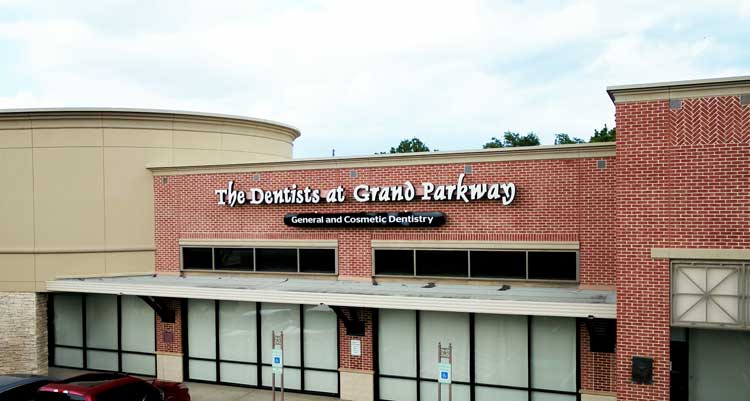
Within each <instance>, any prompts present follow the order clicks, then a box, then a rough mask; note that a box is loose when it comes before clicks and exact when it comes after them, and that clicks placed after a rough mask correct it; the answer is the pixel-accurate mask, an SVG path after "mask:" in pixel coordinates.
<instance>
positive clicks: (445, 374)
mask: <svg viewBox="0 0 750 401" xmlns="http://www.w3.org/2000/svg"><path fill="white" fill-rule="evenodd" d="M440 378H441V379H447V378H448V372H440Z"/></svg>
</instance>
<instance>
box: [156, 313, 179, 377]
mask: <svg viewBox="0 0 750 401" xmlns="http://www.w3.org/2000/svg"><path fill="white" fill-rule="evenodd" d="M162 302H163V303H164V305H166V307H167V308H169V309H171V310H173V311H174V314H175V321H174V323H166V322H163V321H162V320H161V318H160V317H159V316H156V377H157V378H158V379H161V380H170V381H183V371H182V360H183V353H182V308H181V307H180V306H181V300H180V299H162Z"/></svg>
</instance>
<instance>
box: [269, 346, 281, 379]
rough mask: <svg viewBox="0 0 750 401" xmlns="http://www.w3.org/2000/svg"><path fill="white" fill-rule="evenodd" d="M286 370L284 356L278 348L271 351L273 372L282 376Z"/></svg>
mask: <svg viewBox="0 0 750 401" xmlns="http://www.w3.org/2000/svg"><path fill="white" fill-rule="evenodd" d="M283 369H284V355H283V353H282V351H281V350H280V349H278V348H274V349H272V350H271V371H272V372H273V373H275V374H280V373H281V372H282V371H283Z"/></svg>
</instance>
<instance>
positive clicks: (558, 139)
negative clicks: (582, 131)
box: [555, 132, 586, 145]
mask: <svg viewBox="0 0 750 401" xmlns="http://www.w3.org/2000/svg"><path fill="white" fill-rule="evenodd" d="M571 143H586V141H584V140H583V139H581V138H576V137H573V138H571V137H570V135H568V134H566V133H563V132H561V133H559V134H556V135H555V145H568V144H571Z"/></svg>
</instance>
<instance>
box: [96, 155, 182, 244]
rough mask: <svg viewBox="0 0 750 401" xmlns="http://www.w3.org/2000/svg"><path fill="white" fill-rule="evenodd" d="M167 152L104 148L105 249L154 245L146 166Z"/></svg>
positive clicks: (151, 188)
mask: <svg viewBox="0 0 750 401" xmlns="http://www.w3.org/2000/svg"><path fill="white" fill-rule="evenodd" d="M169 153H170V151H169V150H168V149H147V148H104V199H105V205H104V207H105V219H106V220H105V230H106V231H105V238H106V246H107V247H108V248H111V247H143V246H152V245H153V243H154V203H153V176H152V175H151V172H150V171H148V170H147V169H146V167H145V166H146V165H147V164H149V163H153V162H157V161H158V160H163V159H168V158H169Z"/></svg>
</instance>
